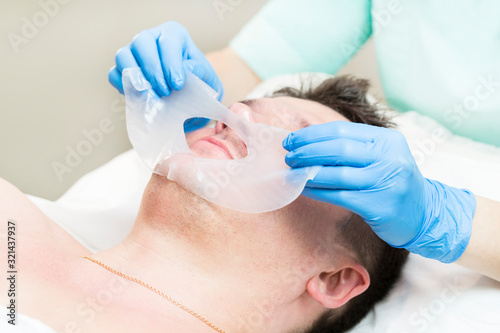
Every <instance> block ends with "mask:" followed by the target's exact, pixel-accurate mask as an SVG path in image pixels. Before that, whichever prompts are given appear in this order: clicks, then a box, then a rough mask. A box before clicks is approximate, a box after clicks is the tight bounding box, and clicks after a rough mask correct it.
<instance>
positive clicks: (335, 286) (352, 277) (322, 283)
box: [306, 263, 370, 309]
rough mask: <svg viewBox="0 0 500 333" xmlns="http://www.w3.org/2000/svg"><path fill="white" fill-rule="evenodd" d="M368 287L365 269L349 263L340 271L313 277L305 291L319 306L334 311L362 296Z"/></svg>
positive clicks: (368, 277) (367, 275) (368, 278)
mask: <svg viewBox="0 0 500 333" xmlns="http://www.w3.org/2000/svg"><path fill="white" fill-rule="evenodd" d="M369 285H370V275H369V274H368V272H367V271H366V269H365V268H364V267H363V266H361V265H360V264H358V263H351V264H350V265H349V266H346V267H344V268H342V269H337V270H330V271H326V272H322V273H321V274H319V275H316V276H314V277H313V278H311V279H310V280H309V281H308V282H307V285H306V289H307V292H308V293H309V295H311V297H312V298H314V299H315V300H316V301H318V302H319V303H320V304H321V305H323V306H324V307H326V308H330V309H334V308H338V307H341V306H342V305H344V304H345V303H347V302H348V301H349V300H350V299H351V298H354V297H356V296H358V295H359V294H362V293H363V292H364V291H365V290H366V289H368V286H369Z"/></svg>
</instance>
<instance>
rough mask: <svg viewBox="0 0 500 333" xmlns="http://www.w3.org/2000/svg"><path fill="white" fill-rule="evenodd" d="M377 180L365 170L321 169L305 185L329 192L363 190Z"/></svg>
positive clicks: (343, 167)
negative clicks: (328, 190)
mask: <svg viewBox="0 0 500 333" xmlns="http://www.w3.org/2000/svg"><path fill="white" fill-rule="evenodd" d="M378 181H379V178H378V177H377V175H376V174H374V173H373V172H370V170H367V169H366V168H352V167H346V166H326V167H322V168H321V169H320V170H319V172H318V174H317V175H316V176H315V177H314V178H313V179H312V180H309V181H308V182H307V184H306V187H308V188H318V189H330V190H365V189H370V188H372V187H373V186H375V185H376V184H377V182H378Z"/></svg>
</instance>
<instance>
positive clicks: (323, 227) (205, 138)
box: [187, 97, 350, 253]
mask: <svg viewBox="0 0 500 333" xmlns="http://www.w3.org/2000/svg"><path fill="white" fill-rule="evenodd" d="M229 109H230V110H231V111H233V112H235V113H237V114H238V115H240V116H242V117H244V118H246V119H248V120H250V121H252V122H255V123H264V124H267V125H271V126H275V127H281V128H284V129H287V130H290V131H296V130H299V129H301V128H304V127H307V126H310V125H315V124H322V123H327V122H331V121H338V120H341V121H348V119H347V118H345V117H344V116H342V115H340V114H339V113H338V112H336V111H334V110H332V109H331V108H329V107H327V106H325V105H322V104H320V103H317V102H313V101H310V100H303V99H299V98H295V97H273V98H262V99H256V100H250V101H243V102H238V103H234V104H232V105H231V106H230V107H229ZM187 143H188V145H189V147H190V149H191V151H193V152H194V153H195V154H197V155H198V156H200V157H203V158H211V159H240V158H244V157H245V156H246V155H247V149H246V145H245V144H244V142H243V141H242V140H241V139H240V138H239V137H238V135H237V134H236V133H235V132H234V131H233V130H232V129H230V128H229V127H226V126H225V125H224V124H222V123H221V122H218V123H217V124H216V126H215V128H202V129H199V130H197V131H194V132H192V133H189V134H188V135H187ZM231 212H232V213H231V214H232V217H231V219H234V215H238V219H239V220H242V221H255V220H256V219H258V220H260V221H262V223H268V222H265V221H272V222H271V223H272V224H273V228H276V229H275V231H274V232H275V233H277V232H279V233H282V234H287V235H288V236H289V237H287V238H286V239H288V240H287V241H285V242H284V243H286V244H283V243H281V244H280V242H276V239H275V238H272V239H271V240H270V241H271V242H272V244H275V245H276V246H278V247H280V250H284V251H285V252H286V251H287V250H286V248H287V247H288V246H289V244H295V245H297V244H298V243H303V245H304V246H307V247H308V248H309V249H310V250H311V251H314V249H313V248H311V246H312V247H315V246H316V245H315V244H317V242H318V237H323V236H324V235H325V233H327V234H329V235H334V234H336V229H337V227H338V226H337V225H335V223H332V222H335V221H339V222H340V221H343V220H344V219H345V218H346V217H347V216H348V215H349V214H350V213H349V212H348V211H347V210H345V209H342V208H340V207H335V206H332V205H329V204H326V203H323V202H318V201H315V200H312V199H309V198H306V197H304V196H299V198H297V199H296V200H295V201H294V202H292V203H291V204H290V205H288V206H286V207H283V208H281V209H278V210H276V211H272V212H269V213H263V214H258V215H259V216H258V217H256V214H248V213H238V212H234V211H231ZM222 219H224V218H222ZM252 223H254V222H252ZM265 228H269V225H267V226H265ZM265 228H264V229H260V230H259V232H260V231H261V230H265ZM278 230H279V231H278ZM261 239H263V238H261ZM284 239H285V238H283V240H284ZM298 248H301V250H300V251H301V252H302V253H303V252H304V251H302V250H303V249H304V248H303V247H302V246H298ZM331 248H333V246H332V247H331ZM290 250H292V249H290Z"/></svg>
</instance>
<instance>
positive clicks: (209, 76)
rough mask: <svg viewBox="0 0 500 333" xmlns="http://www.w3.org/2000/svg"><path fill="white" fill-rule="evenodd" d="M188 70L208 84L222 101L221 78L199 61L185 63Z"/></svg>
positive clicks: (186, 61)
mask: <svg viewBox="0 0 500 333" xmlns="http://www.w3.org/2000/svg"><path fill="white" fill-rule="evenodd" d="M183 65H184V67H185V68H186V70H188V71H190V72H191V73H193V74H194V75H196V76H197V77H199V78H200V79H201V80H203V81H204V82H205V83H206V84H208V85H209V86H210V87H211V88H212V89H213V90H215V91H216V92H217V94H218V96H217V98H218V100H219V101H220V100H221V99H222V95H223V88H222V83H221V82H220V81H219V78H218V77H217V75H216V74H215V72H214V71H213V70H211V68H210V67H207V66H206V65H204V64H202V63H200V62H199V61H197V60H192V59H190V60H185V61H184V63H183Z"/></svg>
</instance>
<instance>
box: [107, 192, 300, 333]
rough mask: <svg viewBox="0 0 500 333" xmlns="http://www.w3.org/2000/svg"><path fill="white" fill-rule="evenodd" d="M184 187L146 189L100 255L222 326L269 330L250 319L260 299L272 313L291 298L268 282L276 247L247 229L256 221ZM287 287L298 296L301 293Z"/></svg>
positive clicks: (254, 225) (230, 328)
mask: <svg viewBox="0 0 500 333" xmlns="http://www.w3.org/2000/svg"><path fill="white" fill-rule="evenodd" d="M172 184H173V183H172ZM172 184H170V185H171V186H177V185H175V184H173V185H172ZM182 191H184V190H183V189H174V188H173V189H172V191H164V190H162V191H161V192H157V193H151V191H150V192H149V193H145V198H144V199H143V205H142V206H141V211H140V213H139V215H138V217H137V220H136V223H135V225H134V228H133V230H132V231H131V233H130V235H129V236H128V237H127V239H126V240H125V241H124V242H123V243H121V244H120V245H119V246H117V247H115V248H113V249H110V250H108V251H105V252H104V253H101V254H99V256H100V258H101V259H102V261H103V262H105V263H106V264H108V265H110V266H112V265H115V266H118V267H122V268H123V270H126V272H123V273H125V274H128V275H130V276H134V277H138V278H140V279H141V280H144V281H147V283H149V284H150V285H152V286H153V287H155V288H157V289H158V290H160V291H162V292H164V293H165V294H167V295H168V296H169V297H172V298H173V299H175V300H176V301H178V302H180V303H181V304H184V305H185V306H186V307H188V308H190V309H192V310H193V311H195V312H197V313H199V314H200V315H201V316H202V317H204V318H206V319H208V320H209V321H211V322H213V323H215V324H216V325H218V326H220V327H221V328H222V329H224V330H225V331H228V332H232V331H241V330H242V328H243V327H244V325H246V328H245V329H247V331H248V332H252V331H257V332H265V331H266V330H269V331H272V330H271V329H269V328H268V327H266V326H265V325H266V324H265V323H264V322H262V323H260V324H259V325H257V326H258V327H252V325H250V324H248V322H249V321H251V320H253V319H252V318H250V317H249V315H250V314H252V313H255V311H257V313H259V312H262V310H261V309H259V306H262V304H264V306H265V307H267V308H269V307H270V306H271V305H272V308H273V309H272V310H273V311H274V309H277V308H279V307H281V306H282V305H283V304H286V303H287V302H288V301H289V299H287V298H288V297H290V293H288V294H286V293H285V295H282V294H280V288H279V286H280V285H281V283H280V282H279V281H273V280H277V279H275V278H274V275H276V273H275V272H272V269H271V267H269V266H271V265H268V264H266V257H269V255H270V254H272V253H273V252H274V250H275V249H273V248H272V246H276V245H274V244H273V242H269V243H267V244H266V243H265V242H263V241H262V239H260V238H258V237H259V236H258V235H259V233H256V232H253V230H252V228H257V227H258V226H257V225H256V224H255V223H247V222H249V221H243V220H242V215H241V214H238V213H236V212H232V211H227V210H220V208H218V207H217V206H213V205H211V204H209V203H207V202H205V201H203V200H202V199H200V198H198V197H196V196H194V195H190V194H188V195H187V194H186V193H183V192H182ZM148 196H150V197H148ZM270 232H271V233H272V232H273V230H272V226H270ZM276 269H277V270H278V269H279V267H276ZM290 291H291V292H292V293H293V292H295V293H296V294H297V295H299V296H300V293H301V292H302V291H301V290H300V288H296V289H295V290H293V289H291V290H290ZM144 292H145V293H147V291H146V290H145V291H144ZM271 295H272V298H271ZM290 299H293V297H290ZM271 303H272V304H271ZM270 304H271V305H270ZM179 311H180V310H179ZM261 315H262V314H261ZM268 315H269V316H273V315H274V313H269V314H268ZM193 320H196V318H193Z"/></svg>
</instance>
